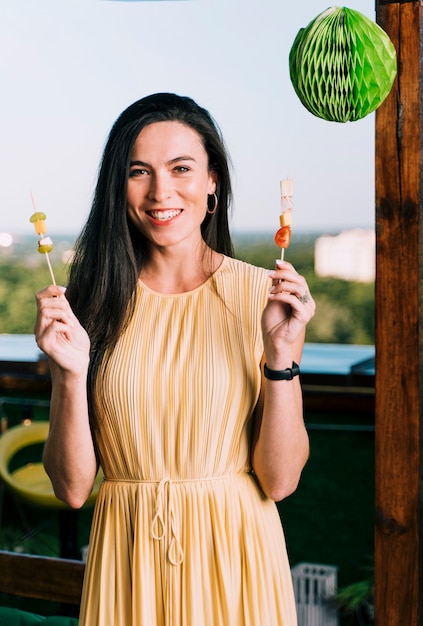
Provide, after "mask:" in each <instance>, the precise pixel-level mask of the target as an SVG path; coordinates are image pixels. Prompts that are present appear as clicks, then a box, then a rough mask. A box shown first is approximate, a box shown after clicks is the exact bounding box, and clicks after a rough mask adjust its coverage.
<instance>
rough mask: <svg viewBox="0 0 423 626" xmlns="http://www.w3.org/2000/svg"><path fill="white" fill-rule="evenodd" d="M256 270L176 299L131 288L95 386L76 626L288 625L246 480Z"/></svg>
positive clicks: (275, 552) (264, 503)
mask: <svg viewBox="0 0 423 626" xmlns="http://www.w3.org/2000/svg"><path fill="white" fill-rule="evenodd" d="M270 284H271V283H270V279H269V277H268V276H267V272H266V270H264V269H262V268H257V267H254V266H252V265H249V264H247V263H244V262H241V261H238V260H235V259H231V258H229V257H224V260H223V262H222V264H221V266H220V267H219V269H218V270H217V271H216V272H215V273H214V274H213V275H212V276H211V277H210V278H209V279H208V280H207V281H206V282H205V283H204V284H203V285H201V286H200V287H198V288H197V289H194V290H193V291H190V292H187V293H181V294H177V295H164V294H159V293H155V292H153V291H152V290H150V289H149V288H147V287H146V286H144V285H143V284H142V283H141V282H140V281H139V283H138V287H137V298H136V307H135V313H134V316H133V318H132V320H131V322H130V324H129V326H128V328H127V329H126V330H125V332H124V333H123V334H122V336H121V338H120V339H119V342H118V344H117V345H116V347H115V349H114V351H113V353H112V355H111V357H110V358H109V359H107V361H105V362H104V363H103V367H102V369H101V371H100V375H99V376H98V378H97V381H98V383H97V385H96V390H95V393H96V397H97V398H98V401H99V402H100V406H101V407H102V417H101V421H100V425H99V428H98V432H97V433H96V443H97V446H98V451H99V456H100V460H101V465H102V468H103V471H104V474H105V480H104V482H103V483H102V485H101V487H100V492H99V494H98V497H97V501H96V505H95V510H94V515H93V522H92V529H91V536H90V548H89V551H88V559H87V565H86V573H85V579H84V588H83V596H82V603H81V615H80V626H296V624H297V619H296V611H295V600H294V595H293V588H292V579H291V572H290V567H289V563H288V558H287V552H286V547H285V540H284V535H283V530H282V527H281V522H280V518H279V514H278V511H277V508H276V505H275V503H274V502H273V501H271V500H270V499H268V498H267V497H266V496H264V494H263V492H262V491H261V490H260V487H259V486H258V484H257V481H256V480H255V478H254V474H252V472H251V465H250V445H249V444H250V437H251V428H252V413H253V410H254V407H255V405H256V402H257V399H258V396H259V390H260V361H261V358H262V354H263V345H262V338H261V326H260V319H261V313H262V311H263V308H264V306H265V303H266V300H267V291H268V289H269V287H270Z"/></svg>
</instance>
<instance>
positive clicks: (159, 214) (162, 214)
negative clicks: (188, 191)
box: [150, 209, 181, 221]
mask: <svg viewBox="0 0 423 626" xmlns="http://www.w3.org/2000/svg"><path fill="white" fill-rule="evenodd" d="M180 212H181V211H180V210H175V209H173V210H169V211H150V215H151V217H154V219H155V220H162V221H165V220H170V219H172V217H176V216H177V215H179V213H180Z"/></svg>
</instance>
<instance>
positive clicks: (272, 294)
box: [262, 260, 316, 359]
mask: <svg viewBox="0 0 423 626" xmlns="http://www.w3.org/2000/svg"><path fill="white" fill-rule="evenodd" d="M269 276H270V277H271V278H272V287H271V289H270V291H269V300H268V303H267V305H266V307H265V309H264V311H263V316H262V332H263V341H264V346H265V353H266V355H269V356H270V355H273V356H274V358H275V359H277V358H278V356H280V355H282V354H283V353H284V352H286V348H287V345H292V344H294V343H295V342H296V340H297V339H298V338H299V337H303V336H304V331H305V327H306V325H307V323H308V322H309V321H310V319H311V318H312V317H313V315H314V311H315V309H316V304H315V302H314V300H313V298H312V296H311V294H310V291H309V288H308V285H307V282H306V280H305V278H304V277H303V276H301V275H300V274H298V272H297V271H296V270H295V268H294V267H293V266H292V265H291V263H288V262H287V261H279V260H278V261H276V269H275V270H273V271H272V272H269Z"/></svg>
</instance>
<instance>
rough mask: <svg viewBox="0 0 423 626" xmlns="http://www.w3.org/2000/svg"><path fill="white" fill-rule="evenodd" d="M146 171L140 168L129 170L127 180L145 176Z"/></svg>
mask: <svg viewBox="0 0 423 626" xmlns="http://www.w3.org/2000/svg"><path fill="white" fill-rule="evenodd" d="M147 174H148V172H147V170H146V169H144V168H142V167H134V168H132V169H130V170H129V178H139V177H140V176H146V175H147Z"/></svg>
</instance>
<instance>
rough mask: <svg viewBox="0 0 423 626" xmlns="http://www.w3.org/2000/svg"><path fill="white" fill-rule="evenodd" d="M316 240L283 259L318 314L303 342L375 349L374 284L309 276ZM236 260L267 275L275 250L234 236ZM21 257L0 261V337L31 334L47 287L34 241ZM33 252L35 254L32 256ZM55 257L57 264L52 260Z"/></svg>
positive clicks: (62, 278) (294, 247)
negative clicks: (305, 286) (41, 292)
mask: <svg viewBox="0 0 423 626" xmlns="http://www.w3.org/2000/svg"><path fill="white" fill-rule="evenodd" d="M317 237H318V235H317V234H316V235H312V234H306V235H304V234H296V235H295V237H293V238H292V243H291V245H290V247H289V248H288V250H287V251H286V253H285V258H286V260H287V261H290V262H291V263H293V265H294V266H295V267H296V269H297V270H298V271H299V272H300V273H302V274H303V275H304V276H305V278H306V279H307V281H308V284H309V286H310V291H311V293H312V294H313V296H314V298H315V300H316V303H317V311H316V315H315V317H314V318H313V320H312V321H311V322H310V324H309V326H308V329H307V337H306V340H307V341H308V342H317V343H347V344H373V343H374V284H373V283H371V284H369V283H358V282H352V281H346V280H340V279H338V278H322V277H319V276H316V274H315V272H314V242H315V240H316V238H317ZM234 243H235V254H236V257H237V258H239V259H242V260H244V261H247V262H248V263H252V264H254V265H259V266H261V267H265V268H268V269H271V268H273V267H274V265H275V260H276V259H277V258H278V257H279V256H280V249H279V248H278V247H277V246H276V245H275V244H274V243H273V236H272V235H271V234H270V235H269V234H266V233H265V234H256V235H246V234H242V235H240V234H238V235H235V236H234ZM29 245H30V248H29V249H26V248H24V247H23V248H22V250H21V253H20V254H15V255H7V256H6V255H3V256H2V255H0V332H2V333H23V334H26V333H32V332H33V326H34V319H35V300H34V295H35V293H36V292H37V291H38V290H40V289H42V288H43V287H44V286H45V285H47V284H49V283H50V282H51V278H50V274H49V271H48V267H47V263H46V261H45V258H44V256H43V255H41V254H38V252H37V251H36V244H35V245H34V241H33V240H32V241H31V242H30V244H29ZM34 248H35V252H34ZM58 257H59V261H57V258H58ZM50 258H51V261H52V263H53V267H54V273H55V276H56V281H57V282H58V283H59V284H62V285H64V284H66V277H67V269H68V267H67V265H66V263H63V262H61V261H60V254H58V252H57V253H56V251H55V250H54V251H53V252H52V253H51V255H50Z"/></svg>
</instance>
